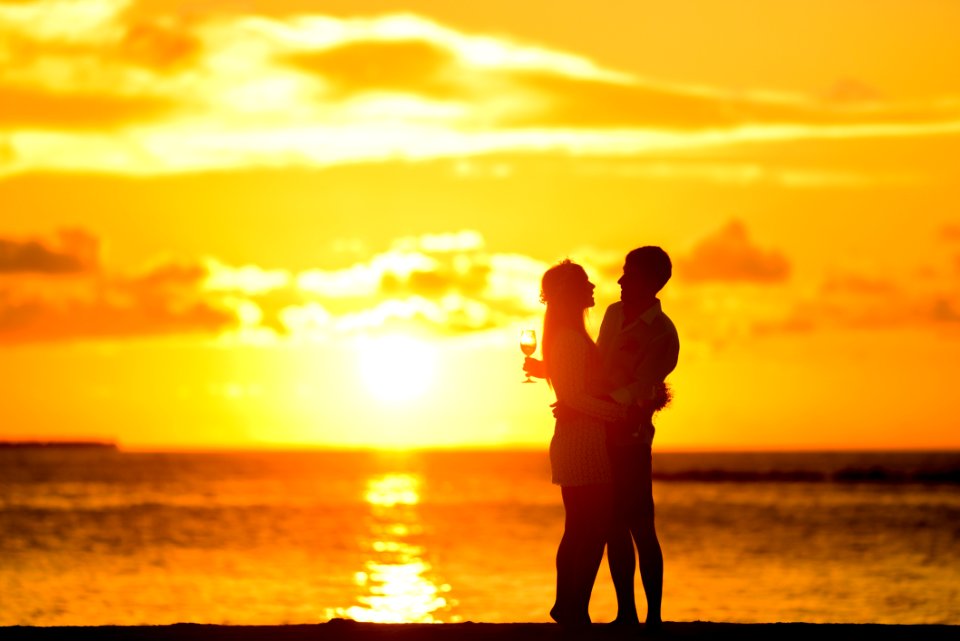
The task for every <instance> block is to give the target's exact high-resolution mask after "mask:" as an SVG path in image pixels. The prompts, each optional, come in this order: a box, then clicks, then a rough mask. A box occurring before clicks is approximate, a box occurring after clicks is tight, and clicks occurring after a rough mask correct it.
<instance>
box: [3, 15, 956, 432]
mask: <svg viewBox="0 0 960 641" xmlns="http://www.w3.org/2000/svg"><path fill="white" fill-rule="evenodd" d="M958 32H960V3H957V2H950V1H948V0H837V1H835V2H815V1H812V0H777V1H776V2H774V1H770V0H703V1H697V2H694V1H691V0H675V1H671V2H652V1H650V2H648V1H646V0H644V1H640V0H630V1H627V0H617V1H611V2H606V3H596V2H592V3H588V2H581V1H575V2H547V1H541V0H525V1H523V2H516V1H513V2H506V1H503V0H488V1H487V2H483V3H467V2H446V1H441V0H432V1H431V0H421V1H416V0H412V1H407V2H388V1H374V0H349V1H347V0H343V1H314V2H308V1H307V0H270V1H269V2H267V1H266V0H263V1H260V0H222V1H220V0H194V1H189V2H188V1H181V0H36V1H31V0H0V408H2V411H0V440H2V439H54V438H105V439H113V440H116V441H118V442H119V443H120V445H121V446H122V447H126V448H131V449H144V448H147V449H156V448H210V447H230V448H249V447H263V446H269V447H289V446H311V447H316V446H323V447H327V446H333V447H351V448H353V447H416V446H439V447H451V446H485V447H487V446H493V447H499V446H523V447H534V448H544V449H545V448H546V447H547V444H548V443H549V440H550V436H551V433H552V416H551V415H550V412H549V408H548V405H549V403H550V402H551V401H552V392H551V391H550V389H549V388H548V386H547V385H546V384H545V383H543V382H539V383H537V384H536V385H523V384H521V381H522V380H523V373H522V371H521V364H522V361H523V355H522V354H521V352H520V349H519V346H518V341H517V339H518V336H519V332H520V330H521V329H523V328H528V327H530V328H534V329H537V330H538V332H539V330H540V324H541V319H542V314H543V307H542V305H540V303H539V301H538V294H539V278H540V276H541V274H542V273H543V271H544V270H545V269H546V268H547V267H549V266H550V265H551V264H553V263H554V262H556V261H558V260H560V259H563V258H567V257H569V258H571V259H573V260H575V261H577V262H580V263H581V264H583V265H584V267H585V268H586V269H587V272H588V274H589V275H590V276H591V278H592V279H593V281H594V282H595V283H596V284H597V308H596V309H594V310H593V311H592V312H591V315H590V321H589V322H590V328H591V331H592V332H593V333H594V334H595V333H596V331H597V330H598V329H599V324H600V320H601V318H602V316H603V309H604V308H605V306H606V305H608V304H609V303H611V302H613V301H615V300H616V299H617V297H618V295H619V289H618V287H617V285H616V279H617V278H618V276H619V273H620V268H621V266H622V260H623V256H624V255H625V254H626V252H627V251H629V250H630V249H632V248H634V247H637V246H641V245H647V244H657V245H660V246H662V247H663V248H664V249H666V250H667V251H668V252H669V253H670V255H671V257H672V258H673V261H674V278H673V280H671V282H670V283H669V284H668V285H667V287H666V288H665V289H664V291H663V292H662V295H661V299H662V301H663V306H664V310H665V311H666V312H667V313H668V314H669V315H670V316H671V318H672V319H673V320H674V322H675V323H676V325H677V327H678V329H679V332H680V338H681V356H680V364H679V366H678V368H677V370H676V371H675V372H674V374H673V375H672V376H671V378H670V382H671V384H672V385H673V388H674V391H675V400H674V403H673V404H672V405H671V406H670V407H669V408H668V409H667V410H665V411H664V413H663V414H662V415H661V416H660V418H659V419H658V422H657V425H658V431H657V441H656V446H657V447H659V448H661V449H664V450H671V449H891V448H898V449H899V448H909V449H918V448H923V449H942V448H960V394H958V393H957V391H956V388H957V386H958V381H960V73H958V69H960V38H958V37H957V33H958Z"/></svg>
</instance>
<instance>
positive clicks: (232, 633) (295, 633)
mask: <svg viewBox="0 0 960 641" xmlns="http://www.w3.org/2000/svg"><path fill="white" fill-rule="evenodd" d="M0 636H2V637H3V639H4V640H5V641H20V640H23V641H60V640H61V639H63V640H66V639H81V638H82V639H104V640H110V641H117V640H121V639H138V640H144V641H168V640H169V641H191V640H196V641H262V640H263V639H271V641H306V640H317V639H319V640H322V641H549V640H553V639H556V640H557V641H568V640H570V639H577V640H579V641H588V640H593V639H596V640H598V641H600V640H602V639H644V638H646V639H663V638H682V639H687V640H691V641H694V640H697V639H724V640H729V641H734V640H738V639H739V640H743V641H766V640H768V639H777V640H778V641H780V640H783V639H785V640H787V641H792V640H794V639H795V640H797V641H801V640H803V641H809V639H812V638H816V639H817V640H818V641H831V640H834V639H836V640H837V641H840V640H843V641H846V640H848V639H851V638H867V639H870V641H901V640H902V641H908V640H909V641H914V640H915V639H923V640H924V641H940V640H941V639H943V640H944V641H946V640H947V639H951V640H953V639H957V638H958V637H960V626H950V625H882V624H848V623H820V624H815V623H751V624H745V623H710V622H703V621H695V622H690V623H674V622H667V623H665V624H664V625H663V629H662V631H660V632H659V633H648V632H646V631H645V630H644V629H643V628H639V629H637V628H625V629H623V628H621V629H617V628H611V627H609V626H607V625H603V624H595V625H593V626H592V627H590V628H589V629H587V630H582V631H576V632H571V631H566V630H563V629H561V628H560V626H558V625H555V624H552V623H469V622H468V623H441V624H430V623H394V624H385V623H358V622H355V621H350V620H342V619H334V620H333V621H330V622H327V623H318V624H308V625H268V626H230V625H199V624H189V623H179V624H176V625H164V626H129V627H128V626H93V627H48V628H43V627H20V626H15V627H7V628H0Z"/></svg>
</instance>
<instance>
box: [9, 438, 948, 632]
mask: <svg viewBox="0 0 960 641" xmlns="http://www.w3.org/2000/svg"><path fill="white" fill-rule="evenodd" d="M654 468H655V477H656V480H655V483H654V494H655V498H656V504H657V528H658V532H659V534H660V539H661V544H662V546H663V552H664V558H665V567H666V570H665V581H664V604H663V614H664V618H665V619H666V620H670V621H694V620H703V621H723V622H742V623H756V622H774V621H805V622H811V623H823V622H844V623H867V622H869V623H901V624H912V623H944V624H953V625H958V624H960V453H958V452H928V453H922V452H912V453H878V452H874V453H869V452H867V453H742V454H735V453H679V452H674V453H671V452H658V451H656V450H655V453H654ZM549 479H550V474H549V463H548V460H547V454H546V451H545V449H544V451H475V452H466V451H430V452H408V453H376V452H331V451H304V452H218V453H138V452H125V451H116V450H111V449H95V448H91V449H84V448H75V449H57V448H42V449H0V625H36V626H53V625H107V624H117V625H137V624H169V623H175V622H196V623H219V624H281V623H313V622H321V621H327V620H329V619H332V618H338V617H339V618H353V619H357V620H362V621H382V622H396V621H436V622H457V621H484V622H515V621H533V622H536V621H548V620H549V618H548V616H547V612H548V610H549V608H550V605H551V602H552V599H553V594H554V554H555V552H556V544H557V542H558V541H559V538H560V534H561V531H562V523H563V508H562V505H561V502H560V493H559V488H557V487H555V486H552V485H551V484H550V481H549ZM638 588H639V580H638ZM638 596H640V599H641V602H640V604H639V610H640V613H641V617H642V616H643V612H644V606H643V603H642V590H639V589H638ZM615 609H616V605H615V598H614V594H613V587H612V584H611V582H610V577H609V572H608V571H607V569H606V566H605V565H604V567H602V568H601V571H600V575H599V577H598V579H597V585H596V587H595V589H594V595H593V600H592V602H591V615H592V617H593V619H594V621H606V620H609V619H611V618H612V617H613V616H614V613H615Z"/></svg>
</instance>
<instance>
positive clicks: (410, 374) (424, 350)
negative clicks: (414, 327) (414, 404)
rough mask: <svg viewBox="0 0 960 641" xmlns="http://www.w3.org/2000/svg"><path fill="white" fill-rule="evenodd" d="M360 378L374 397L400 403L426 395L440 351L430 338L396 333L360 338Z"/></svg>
mask: <svg viewBox="0 0 960 641" xmlns="http://www.w3.org/2000/svg"><path fill="white" fill-rule="evenodd" d="M357 349H358V356H359V361H358V362H359V368H360V378H361V380H362V381H363V385H364V387H365V388H366V389H367V391H368V392H369V393H370V395H371V396H373V397H374V398H376V399H378V400H381V401H386V402H391V403H396V402H403V401H410V400H414V399H417V398H420V397H421V396H423V395H424V394H425V393H426V392H427V391H428V390H429V389H430V387H431V385H432V384H433V380H434V378H435V375H436V364H437V358H436V350H435V348H434V347H433V346H432V345H430V344H429V343H428V342H427V341H424V340H422V339H419V338H414V337H412V336H406V335H399V334H392V335H386V336H376V337H366V338H363V339H361V340H360V341H358V345H357Z"/></svg>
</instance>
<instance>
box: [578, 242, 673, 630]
mask: <svg viewBox="0 0 960 641" xmlns="http://www.w3.org/2000/svg"><path fill="white" fill-rule="evenodd" d="M672 271H673V267H672V264H671V262H670V257H669V256H668V255H667V253H666V252H665V251H663V250H662V249H661V248H659V247H652V246H647V247H640V248H638V249H634V250H633V251H631V252H630V253H629V254H627V257H626V260H625V261H624V265H623V275H622V276H621V277H620V279H619V280H618V281H617V282H618V283H619V284H620V302H618V303H614V304H612V305H610V306H609V307H608V308H607V311H606V313H605V314H604V317H603V323H602V324H601V326H600V335H599V336H598V338H597V348H598V349H599V351H600V356H601V358H602V360H603V367H604V372H605V374H606V376H607V379H608V382H609V383H610V384H611V386H612V388H613V391H612V392H611V393H610V395H611V396H612V397H613V398H614V399H615V400H617V401H618V402H620V403H638V402H639V403H641V404H646V405H648V406H649V407H651V409H650V411H649V412H648V413H647V415H646V417H645V418H644V420H642V421H641V423H640V424H639V425H616V426H612V428H611V429H610V431H609V433H608V440H607V447H608V452H609V454H610V463H611V467H612V469H613V474H614V487H615V491H616V494H617V496H616V504H617V513H616V515H615V519H614V525H613V528H612V530H611V534H610V536H609V537H608V540H607V560H608V562H609V564H610V576H611V578H612V579H613V585H614V588H615V590H616V593H617V618H616V619H615V623H618V624H625V625H632V624H637V623H639V619H638V616H637V610H636V603H635V598H634V589H633V580H634V568H635V567H636V564H635V558H634V551H633V543H634V542H635V543H636V546H637V554H638V555H639V557H640V580H641V582H642V584H643V591H644V593H645V595H646V598H647V617H646V622H647V626H648V627H650V628H656V627H659V626H660V624H661V613H660V603H661V600H662V595H663V553H662V552H661V550H660V541H659V540H658V539H657V530H656V527H655V525H654V508H653V482H652V477H651V474H652V451H651V448H652V445H653V435H654V431H655V430H654V427H653V420H652V419H653V413H654V411H655V409H653V408H655V407H657V405H659V404H662V403H663V402H664V401H665V399H663V398H657V396H658V395H659V394H662V393H663V392H662V391H661V390H663V389H664V388H663V382H664V379H665V378H666V377H667V375H668V374H670V372H672V371H673V369H674V368H675V367H676V365H677V360H678V357H679V354H680V340H679V338H678V336H677V330H676V327H674V325H673V322H672V321H671V320H670V318H669V317H668V316H667V315H666V314H664V313H663V310H662V309H661V306H660V300H659V299H658V298H657V293H658V292H659V291H660V290H661V289H662V288H663V286H664V285H666V283H667V281H668V280H670V276H671V275H672ZM631 539H632V540H631Z"/></svg>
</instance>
